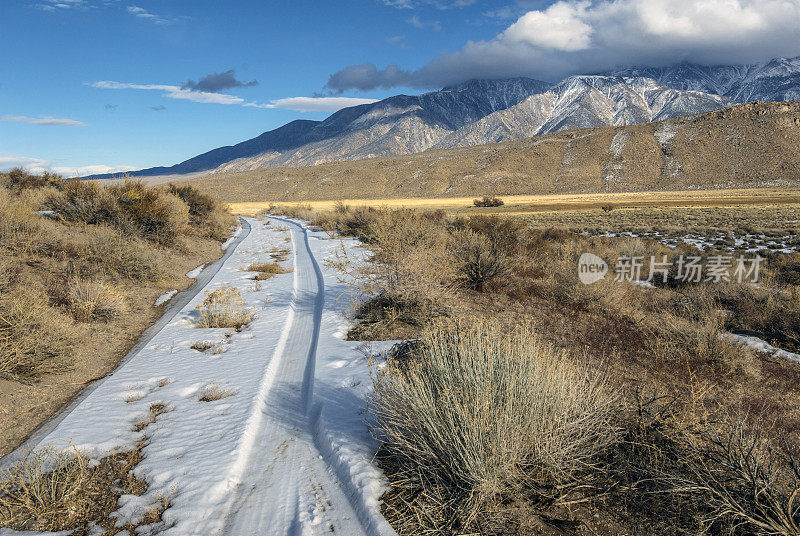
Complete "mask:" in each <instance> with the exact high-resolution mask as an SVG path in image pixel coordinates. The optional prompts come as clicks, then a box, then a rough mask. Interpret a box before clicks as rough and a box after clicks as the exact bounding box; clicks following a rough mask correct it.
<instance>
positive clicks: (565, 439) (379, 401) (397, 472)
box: [370, 319, 617, 533]
mask: <svg viewBox="0 0 800 536" xmlns="http://www.w3.org/2000/svg"><path fill="white" fill-rule="evenodd" d="M615 407H616V401H615V397H613V396H611V395H610V394H608V392H607V390H606V389H605V387H604V384H603V381H602V380H601V379H600V378H599V377H597V376H592V375H590V374H589V373H588V370H587V369H586V368H584V367H582V366H579V365H577V364H576V362H575V361H574V359H571V358H570V357H569V356H568V355H566V354H565V353H563V352H561V351H557V350H555V349H553V348H551V347H549V346H547V345H545V344H543V343H542V342H540V341H539V339H538V338H537V337H536V336H535V335H534V334H532V333H531V332H530V331H526V330H517V331H514V332H512V333H507V332H504V331H503V330H502V329H501V328H500V327H499V326H497V325H495V324H491V323H488V322H486V321H482V320H479V319H467V320H462V321H459V322H450V321H448V322H437V323H436V324H434V326H433V327H432V328H430V330H429V331H427V332H426V333H425V334H424V335H423V337H422V338H421V340H420V343H419V346H418V347H417V348H416V349H412V350H411V351H410V353H409V355H408V356H406V357H405V358H400V357H397V356H396V357H392V358H390V360H389V363H388V366H387V367H386V369H384V370H382V371H380V372H378V373H377V374H376V375H375V376H374V394H373V395H372V397H371V399H370V410H371V413H372V415H373V417H374V423H373V424H372V427H373V432H374V434H375V435H376V436H377V437H378V438H379V439H380V440H381V441H382V451H381V454H380V456H381V459H382V462H383V463H384V465H385V467H386V469H387V472H388V476H389V480H390V483H391V485H392V488H393V491H391V492H390V494H392V493H399V494H402V495H403V497H402V500H401V501H391V502H392V504H398V503H400V502H402V501H408V505H409V506H410V508H409V510H408V511H405V512H400V511H398V512H395V513H393V514H392V515H391V516H390V517H392V518H394V519H391V520H392V521H393V522H395V527H397V528H398V529H399V530H400V532H401V533H412V532H413V533H418V532H419V531H431V532H439V533H448V531H451V530H460V531H469V530H475V528H476V527H477V526H478V525H479V523H480V519H479V516H480V515H481V514H484V513H486V512H487V508H489V507H490V506H491V505H492V504H495V503H497V502H499V501H502V500H504V499H508V498H510V497H513V496H514V495H516V494H528V493H533V494H534V495H535V496H537V497H538V499H539V500H541V501H544V502H546V503H552V502H557V501H559V500H560V499H563V498H564V497H565V496H566V495H567V494H568V493H570V491H571V490H573V489H575V488H576V487H577V486H578V485H580V483H581V482H582V480H583V478H584V475H586V474H587V473H589V472H591V471H592V469H593V468H595V467H596V465H597V463H598V459H599V456H600V454H601V453H602V452H604V451H605V450H606V449H607V448H609V447H610V446H612V445H613V444H614V443H615V442H616V439H617V429H616V427H615V426H614V424H613V416H614V413H615ZM438 501H444V502H438ZM416 514H421V515H420V516H419V517H417V515H416ZM395 516H396V517H395ZM419 523H422V525H421V526H420V525H419Z"/></svg>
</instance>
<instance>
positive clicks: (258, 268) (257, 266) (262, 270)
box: [246, 262, 292, 281]
mask: <svg viewBox="0 0 800 536" xmlns="http://www.w3.org/2000/svg"><path fill="white" fill-rule="evenodd" d="M246 270H247V271H248V272H258V274H256V277H255V279H256V280H259V281H260V280H264V279H269V278H271V277H275V276H276V275H277V274H288V273H290V272H292V269H291V268H284V267H283V266H281V265H280V264H278V263H277V262H254V263H253V264H251V265H250V266H248V267H247V268H246Z"/></svg>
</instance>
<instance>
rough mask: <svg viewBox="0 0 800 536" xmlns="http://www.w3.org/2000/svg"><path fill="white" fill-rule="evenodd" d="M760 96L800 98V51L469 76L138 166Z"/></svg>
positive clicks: (238, 166)
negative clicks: (763, 58)
mask: <svg viewBox="0 0 800 536" xmlns="http://www.w3.org/2000/svg"><path fill="white" fill-rule="evenodd" d="M645 75H646V76H645ZM762 97H773V98H777V97H781V99H779V100H785V99H788V98H797V99H800V57H797V58H788V59H787V58H776V59H774V60H770V61H769V62H764V63H762V64H752V65H738V66H737V65H733V66H712V67H705V66H701V65H696V64H689V63H681V64H676V65H674V66H671V67H659V68H651V67H634V68H629V69H622V70H617V71H613V72H610V73H606V74H598V75H576V76H571V77H567V78H565V79H564V80H562V81H560V82H559V83H557V84H550V83H548V82H542V81H539V80H534V79H531V78H511V79H501V80H468V81H466V82H463V83H461V84H456V85H453V86H448V87H445V88H443V89H441V90H439V91H433V92H429V93H424V94H422V95H416V96H410V95H395V96H392V97H389V98H386V99H383V100H381V101H378V102H375V103H371V104H362V105H359V106H354V107H351V108H345V109H342V110H339V111H337V112H335V113H333V114H331V115H330V116H329V117H328V118H326V119H324V120H322V121H311V120H295V121H292V122H290V123H287V124H286V125H283V126H281V127H278V128H277V129H274V130H271V131H267V132H264V133H262V134H261V135H259V136H257V137H255V138H252V139H250V140H245V141H243V142H241V143H238V144H235V145H230V146H224V147H219V148H216V149H212V150H211V151H207V152H205V153H202V154H200V155H198V156H196V157H193V158H190V159H188V160H185V161H183V162H181V163H179V164H176V165H174V166H161V167H155V168H148V169H144V170H139V171H136V172H133V174H134V175H138V176H154V175H168V174H169V175H171V174H176V175H181V174H189V173H199V172H207V173H225V172H234V171H246V170H252V169H258V168H262V167H297V166H309V165H318V164H322V163H327V162H332V161H342V160H358V159H364V158H374V157H382V156H394V155H403V154H412V153H417V152H421V151H425V150H428V149H431V148H451V147H462V146H465V145H476V144H483V143H488V142H494V141H501V140H509V139H520V138H524V137H530V136H534V135H540V134H544V133H548V132H557V131H561V130H569V129H574V128H588V127H596V126H603V125H614V126H619V125H626V124H637V123H643V122H648V121H654V120H659V119H665V118H670V117H678V116H681V115H691V114H696V113H703V112H708V111H711V110H715V109H719V108H723V107H726V106H731V105H733V104H735V103H737V102H742V100H741V99H750V100H752V99H756V100H759V99H760V100H764V99H761V98H762ZM113 176H114V175H111V174H105V175H93V176H90V177H88V178H109V177H113Z"/></svg>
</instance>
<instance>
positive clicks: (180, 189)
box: [169, 184, 234, 240]
mask: <svg viewBox="0 0 800 536" xmlns="http://www.w3.org/2000/svg"><path fill="white" fill-rule="evenodd" d="M169 193H171V194H172V195H174V196H176V197H178V198H180V199H181V200H183V202H184V203H186V204H187V205H188V206H189V221H190V223H191V224H192V226H193V227H195V228H197V229H198V231H199V232H200V234H201V235H202V236H207V237H209V238H213V239H214V240H225V239H226V238H227V237H228V231H229V229H230V227H231V226H232V225H233V223H234V218H233V217H232V216H231V215H230V214H229V213H228V211H227V209H226V208H225V207H224V206H222V204H221V203H219V202H218V201H217V200H216V199H214V198H213V197H211V196H209V195H206V194H203V193H201V192H200V191H199V190H198V189H197V188H195V187H194V186H192V185H190V184H170V185H169Z"/></svg>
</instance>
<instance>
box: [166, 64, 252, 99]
mask: <svg viewBox="0 0 800 536" xmlns="http://www.w3.org/2000/svg"><path fill="white" fill-rule="evenodd" d="M257 85H258V81H257V80H250V81H249V82H242V81H240V80H237V79H236V72H235V71H234V70H233V69H230V70H228V71H224V72H221V73H211V74H207V75H205V76H204V77H203V78H201V79H200V80H198V81H197V82H195V81H194V80H189V81H187V82H186V83H185V84H183V86H181V87H182V88H183V89H194V90H196V91H210V92H212V93H216V92H218V91H222V90H223V89H231V88H234V87H253V86H257Z"/></svg>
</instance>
